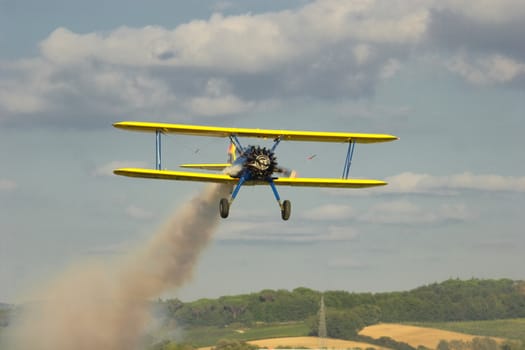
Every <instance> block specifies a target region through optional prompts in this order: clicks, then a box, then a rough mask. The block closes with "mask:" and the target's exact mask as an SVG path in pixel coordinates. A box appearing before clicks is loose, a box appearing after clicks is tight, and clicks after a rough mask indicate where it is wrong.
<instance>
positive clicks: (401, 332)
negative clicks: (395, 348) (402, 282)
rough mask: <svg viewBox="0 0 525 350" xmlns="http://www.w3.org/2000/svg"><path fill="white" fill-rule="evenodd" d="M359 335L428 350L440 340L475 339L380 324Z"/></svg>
mask: <svg viewBox="0 0 525 350" xmlns="http://www.w3.org/2000/svg"><path fill="white" fill-rule="evenodd" d="M359 334H361V335H366V336H369V337H372V338H380V337H389V338H392V339H394V340H396V341H400V342H404V343H407V344H409V345H411V346H413V347H417V346H419V345H423V346H425V347H427V348H430V349H436V348H437V346H438V344H439V341H440V340H447V341H451V340H462V341H471V340H472V339H473V338H475V337H476V336H474V335H468V334H463V333H456V332H449V331H442V330H439V329H435V328H424V327H415V326H407V325H401V324H394V323H382V324H377V325H374V326H369V327H365V328H364V329H363V330H362V331H361V332H359ZM492 339H494V340H496V341H498V342H500V341H502V340H503V339H500V338H492Z"/></svg>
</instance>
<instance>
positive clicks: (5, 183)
mask: <svg viewBox="0 0 525 350" xmlns="http://www.w3.org/2000/svg"><path fill="white" fill-rule="evenodd" d="M17 187H18V184H17V183H16V182H14V181H12V180H9V179H0V191H12V190H14V189H16V188H17Z"/></svg>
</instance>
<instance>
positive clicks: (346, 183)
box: [113, 168, 386, 188]
mask: <svg viewBox="0 0 525 350" xmlns="http://www.w3.org/2000/svg"><path fill="white" fill-rule="evenodd" d="M113 172H114V173H115V174H116V175H123V176H131V177H142V178H147V179H164V180H180V181H199V182H215V183H224V184H232V185H234V184H237V182H238V181H239V179H236V178H233V177H231V176H229V175H224V174H204V173H195V172H187V171H171V170H153V169H141V168H122V169H116V170H114V171H113ZM274 182H275V184H276V185H281V186H303V187H346V188H362V187H374V186H382V185H386V182H384V181H381V180H370V179H332V178H307V177H303V178H301V177H296V178H288V177H281V178H277V179H275V180H274ZM264 184H267V182H266V181H247V182H246V183H245V185H264Z"/></svg>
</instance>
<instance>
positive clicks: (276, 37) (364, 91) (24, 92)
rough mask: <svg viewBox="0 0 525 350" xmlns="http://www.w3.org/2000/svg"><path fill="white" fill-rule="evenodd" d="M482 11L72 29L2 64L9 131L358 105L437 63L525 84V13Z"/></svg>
mask: <svg viewBox="0 0 525 350" xmlns="http://www.w3.org/2000/svg"><path fill="white" fill-rule="evenodd" d="M482 4H483V5H477V6H474V7H473V6H472V5H471V3H470V2H469V1H466V0H448V1H446V0H445V1H437V0H428V1H416V0H408V1H407V0H404V1H402V0H392V1H380V0H368V1H346V0H318V1H313V2H308V3H307V4H305V5H304V6H302V7H299V8H296V9H288V10H282V11H274V12H265V13H256V14H252V13H246V14H237V15H222V14H218V13H216V14H213V15H212V16H211V17H210V18H209V19H207V20H192V21H189V22H186V23H182V24H180V25H178V26H176V27H175V28H165V27H162V26H158V25H151V26H145V27H140V28H131V27H127V26H122V27H119V28H115V29H113V30H109V31H105V32H102V31H99V32H90V33H83V34H81V33H75V32H73V31H71V30H70V29H68V28H63V27H61V28H57V29H55V30H54V31H53V32H52V33H51V34H50V35H49V36H48V37H47V38H45V39H44V40H43V41H42V42H41V43H40V46H39V49H40V52H39V55H38V56H36V57H33V58H31V59H25V60H20V61H14V62H5V61H4V62H0V115H1V117H0V123H3V124H6V125H15V126H19V125H20V124H23V125H24V126H27V125H29V124H30V125H38V124H39V123H42V124H46V125H50V124H51V125H55V126H62V127H72V126H74V127H83V128H85V127H91V128H93V127H101V126H104V127H105V126H106V125H107V122H108V120H114V119H115V116H118V115H126V116H129V117H130V118H137V119H145V120H152V119H150V118H153V119H158V118H162V119H163V120H168V121H169V120H172V119H173V120H174V119H177V120H179V121H180V120H184V118H186V119H187V118H191V117H193V116H220V115H225V114H228V115H232V114H233V115H235V114H241V113H246V112H248V111H258V110H261V109H264V108H266V107H267V106H269V105H274V106H275V105H279V101H290V100H293V99H295V98H297V99H301V98H304V97H308V98H313V99H321V100H322V99H329V100H336V99H339V100H341V99H342V100H352V99H353V100H356V99H360V98H362V97H370V96H372V95H373V94H374V92H375V89H376V86H378V84H380V83H381V82H382V81H384V80H385V79H390V78H392V77H394V76H395V75H396V74H397V73H398V72H399V71H401V70H403V69H404V68H405V63H406V62H407V60H409V59H416V60H417V59H418V58H419V57H428V55H433V56H434V57H436V60H431V63H435V62H438V63H439V64H440V65H442V67H443V68H444V69H448V70H449V71H450V72H452V73H453V74H457V75H459V76H461V77H462V78H464V79H465V80H467V81H469V82H471V83H473V84H515V83H516V82H521V81H525V48H524V46H523V45H522V33H523V32H524V31H525V20H524V19H525V9H524V7H525V6H523V4H522V2H521V1H520V0H504V1H501V2H499V1H489V0H482ZM216 5H218V6H220V7H219V8H221V7H224V6H229V5H230V3H229V2H217V3H216ZM425 63H426V64H428V63H429V61H426V62H425Z"/></svg>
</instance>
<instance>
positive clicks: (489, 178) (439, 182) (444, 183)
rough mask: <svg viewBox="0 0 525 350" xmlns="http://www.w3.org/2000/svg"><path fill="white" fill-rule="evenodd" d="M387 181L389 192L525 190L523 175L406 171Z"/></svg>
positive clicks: (427, 192) (437, 192) (428, 192)
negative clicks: (418, 172) (439, 173)
mask: <svg viewBox="0 0 525 350" xmlns="http://www.w3.org/2000/svg"><path fill="white" fill-rule="evenodd" d="M387 181H388V182H389V185H388V186H386V187H385V191H384V192H391V193H392V192H393V193H423V194H425V193H426V194H454V193H457V192H458V191H461V190H475V191H487V192H497V191H516V192H525V177H516V176H502V175H475V174H472V173H470V172H465V173H462V174H454V175H449V176H433V175H429V174H417V173H411V172H406V173H402V174H399V175H396V176H392V177H390V178H388V179H387ZM382 192H383V191H382ZM376 193H378V192H376Z"/></svg>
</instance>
